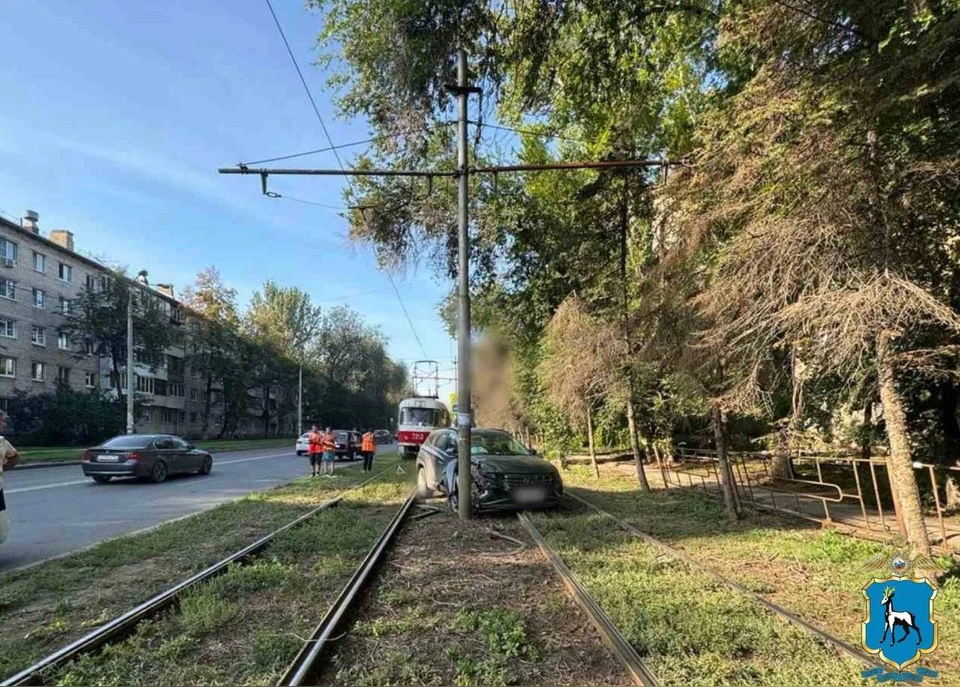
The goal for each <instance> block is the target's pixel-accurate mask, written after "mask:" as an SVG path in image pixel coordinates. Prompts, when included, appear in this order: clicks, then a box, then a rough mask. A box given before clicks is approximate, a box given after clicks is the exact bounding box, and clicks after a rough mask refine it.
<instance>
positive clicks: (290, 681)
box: [277, 491, 417, 685]
mask: <svg viewBox="0 0 960 687" xmlns="http://www.w3.org/2000/svg"><path fill="white" fill-rule="evenodd" d="M416 496H417V494H416V491H414V492H412V493H411V494H410V496H408V497H407V500H406V501H405V502H404V503H403V505H402V506H401V507H400V509H399V510H398V511H397V513H396V514H395V515H394V516H393V519H392V520H391V521H390V522H389V524H387V526H386V528H384V530H383V533H382V534H381V535H380V538H379V539H377V541H376V543H374V545H373V547H372V548H371V549H370V552H369V553H368V554H367V556H366V558H364V560H363V562H362V563H361V564H360V566H359V567H358V568H357V570H356V572H354V574H353V577H351V578H350V581H349V582H347V584H346V586H345V587H344V588H343V590H342V591H341V592H340V595H339V596H338V597H337V599H336V600H335V601H334V602H333V605H331V606H330V608H329V609H328V610H327V613H326V615H324V616H323V619H322V620H321V621H320V623H319V624H318V625H317V627H316V629H314V631H313V634H311V635H310V638H309V639H308V640H307V641H306V642H305V643H304V645H303V648H302V649H301V650H300V652H299V653H298V654H297V655H296V656H295V657H294V659H293V661H292V662H291V663H290V665H289V666H288V667H287V670H286V671H285V672H284V674H283V676H282V677H281V678H280V680H279V681H278V682H277V684H278V685H303V684H307V680H308V679H309V678H310V677H311V676H313V675H315V674H316V673H317V671H318V670H319V669H320V667H321V664H320V662H321V657H322V656H323V654H324V651H325V650H326V648H327V646H328V644H329V642H330V638H331V637H332V636H333V635H334V633H335V632H336V630H337V628H338V627H339V626H340V623H341V622H342V621H343V620H344V618H345V616H346V615H347V612H348V611H349V610H350V607H351V605H352V604H353V603H354V601H355V600H356V598H357V595H358V594H359V593H360V590H361V589H363V587H364V585H365V584H366V583H367V581H368V579H369V578H370V576H371V574H373V572H374V571H375V570H376V569H377V567H378V565H379V563H380V561H381V560H382V559H383V554H384V552H385V551H386V550H387V547H388V546H389V545H390V543H391V542H392V541H393V538H394V537H395V536H396V534H397V532H398V531H399V530H400V526H401V525H402V524H403V521H404V519H405V518H406V516H407V513H409V512H410V507H411V506H412V505H413V504H414V502H415V501H416Z"/></svg>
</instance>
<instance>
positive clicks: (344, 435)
mask: <svg viewBox="0 0 960 687" xmlns="http://www.w3.org/2000/svg"><path fill="white" fill-rule="evenodd" d="M349 438H350V433H349V432H337V434H336V441H337V442H339V443H341V444H345V443H347V440H348V439H349Z"/></svg>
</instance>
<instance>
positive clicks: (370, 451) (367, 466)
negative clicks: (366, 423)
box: [360, 429, 377, 472]
mask: <svg viewBox="0 0 960 687" xmlns="http://www.w3.org/2000/svg"><path fill="white" fill-rule="evenodd" d="M376 451H377V445H376V444H375V443H374V441H373V430H372V429H368V430H367V431H366V432H364V433H363V437H362V438H361V439H360V453H362V454H363V471H364V472H372V471H373V455H374V453H376Z"/></svg>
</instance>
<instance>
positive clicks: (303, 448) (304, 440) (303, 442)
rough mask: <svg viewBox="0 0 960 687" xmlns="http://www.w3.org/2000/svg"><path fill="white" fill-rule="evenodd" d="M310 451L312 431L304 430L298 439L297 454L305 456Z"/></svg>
mask: <svg viewBox="0 0 960 687" xmlns="http://www.w3.org/2000/svg"><path fill="white" fill-rule="evenodd" d="M309 452H310V432H304V433H303V434H301V435H300V438H299V439H297V455H298V456H305V455H307V454H308V453H309Z"/></svg>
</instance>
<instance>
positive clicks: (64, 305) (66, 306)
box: [60, 296, 70, 315]
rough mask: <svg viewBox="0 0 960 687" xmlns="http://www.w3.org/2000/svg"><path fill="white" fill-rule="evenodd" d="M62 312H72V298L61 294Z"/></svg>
mask: <svg viewBox="0 0 960 687" xmlns="http://www.w3.org/2000/svg"><path fill="white" fill-rule="evenodd" d="M60 312H61V314H63V315H69V314H70V299H69V298H64V297H63V296H60Z"/></svg>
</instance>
